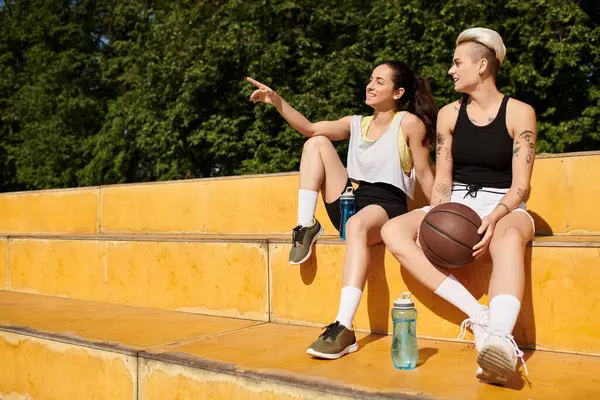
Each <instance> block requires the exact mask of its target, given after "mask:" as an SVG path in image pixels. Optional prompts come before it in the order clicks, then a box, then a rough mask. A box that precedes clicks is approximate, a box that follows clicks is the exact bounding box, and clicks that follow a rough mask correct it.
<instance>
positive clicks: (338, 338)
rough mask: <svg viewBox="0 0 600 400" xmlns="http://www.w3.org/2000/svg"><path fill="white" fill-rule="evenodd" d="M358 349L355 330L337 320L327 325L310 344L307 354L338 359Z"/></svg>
mask: <svg viewBox="0 0 600 400" xmlns="http://www.w3.org/2000/svg"><path fill="white" fill-rule="evenodd" d="M356 350H358V343H356V336H354V332H353V331H351V330H350V329H348V328H346V327H345V326H344V325H340V323H339V321H335V322H334V323H332V324H329V325H327V326H326V327H325V332H323V334H321V336H319V338H318V339H317V340H316V341H315V342H314V343H313V344H311V345H310V347H309V348H308V350H306V354H309V355H311V356H313V357H317V358H324V359H327V360H336V359H338V358H340V357H341V356H343V355H345V354H349V353H354V352H355V351H356Z"/></svg>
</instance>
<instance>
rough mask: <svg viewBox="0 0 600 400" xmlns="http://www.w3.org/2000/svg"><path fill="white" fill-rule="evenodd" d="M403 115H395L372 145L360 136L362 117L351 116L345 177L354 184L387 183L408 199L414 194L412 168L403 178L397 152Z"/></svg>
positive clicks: (413, 169)
mask: <svg viewBox="0 0 600 400" xmlns="http://www.w3.org/2000/svg"><path fill="white" fill-rule="evenodd" d="M402 117H404V112H402V113H399V114H396V116H395V117H394V119H392V123H391V124H390V126H389V128H388V130H387V131H386V132H385V133H384V134H383V135H382V136H381V137H380V138H379V139H377V140H375V141H374V142H371V141H369V142H367V141H365V140H364V139H363V137H362V134H361V120H362V118H363V117H362V116H360V115H353V116H352V123H351V125H350V144H349V147H348V176H349V177H350V179H352V180H353V181H355V182H360V181H363V182H369V183H376V182H381V183H388V184H390V185H393V186H396V187H397V188H399V189H401V190H402V191H403V192H404V193H406V195H407V196H408V197H410V198H411V199H412V198H413V196H414V193H415V183H416V178H415V167H414V165H413V167H412V168H411V170H410V174H409V175H406V174H405V173H404V172H403V171H402V164H401V160H400V153H399V151H398V132H399V129H400V123H401V122H402Z"/></svg>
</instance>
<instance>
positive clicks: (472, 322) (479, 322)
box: [456, 315, 488, 340]
mask: <svg viewBox="0 0 600 400" xmlns="http://www.w3.org/2000/svg"><path fill="white" fill-rule="evenodd" d="M487 326H488V322H487V321H486V320H485V319H484V318H483V317H482V316H480V315H477V316H476V317H472V318H467V319H465V320H464V321H463V322H462V323H461V324H460V333H459V334H458V337H457V338H456V340H462V339H464V338H465V335H466V334H467V328H469V327H470V328H471V331H473V335H475V328H476V327H480V328H481V329H483V330H484V331H485V332H487Z"/></svg>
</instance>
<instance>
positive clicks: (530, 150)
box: [517, 129, 535, 164]
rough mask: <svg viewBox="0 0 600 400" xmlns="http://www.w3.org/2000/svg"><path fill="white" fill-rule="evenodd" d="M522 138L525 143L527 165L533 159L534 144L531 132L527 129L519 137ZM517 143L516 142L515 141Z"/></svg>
mask: <svg viewBox="0 0 600 400" xmlns="http://www.w3.org/2000/svg"><path fill="white" fill-rule="evenodd" d="M520 138H523V139H524V140H525V141H526V142H527V164H531V162H532V161H533V157H534V156H535V143H534V137H533V132H532V131H530V130H529V129H526V130H524V131H523V132H521V134H520V135H519V139H520ZM517 143H518V141H517Z"/></svg>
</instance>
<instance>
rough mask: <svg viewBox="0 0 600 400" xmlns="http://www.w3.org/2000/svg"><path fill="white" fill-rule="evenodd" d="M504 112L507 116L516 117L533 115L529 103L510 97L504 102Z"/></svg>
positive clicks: (533, 112)
mask: <svg viewBox="0 0 600 400" xmlns="http://www.w3.org/2000/svg"><path fill="white" fill-rule="evenodd" d="M506 113H507V115H509V116H515V117H517V118H522V117H528V116H534V117H535V110H534V109H533V107H531V106H530V105H529V104H527V103H525V102H522V101H520V100H517V99H514V98H512V97H511V98H510V99H509V100H508V103H507V104H506Z"/></svg>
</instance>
